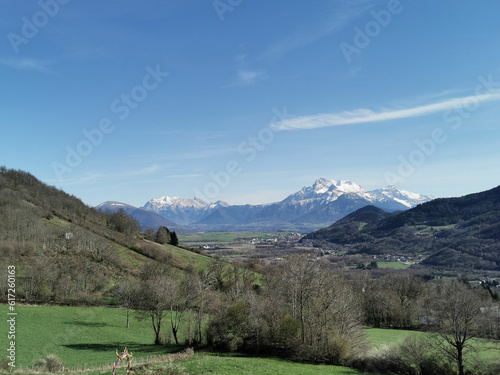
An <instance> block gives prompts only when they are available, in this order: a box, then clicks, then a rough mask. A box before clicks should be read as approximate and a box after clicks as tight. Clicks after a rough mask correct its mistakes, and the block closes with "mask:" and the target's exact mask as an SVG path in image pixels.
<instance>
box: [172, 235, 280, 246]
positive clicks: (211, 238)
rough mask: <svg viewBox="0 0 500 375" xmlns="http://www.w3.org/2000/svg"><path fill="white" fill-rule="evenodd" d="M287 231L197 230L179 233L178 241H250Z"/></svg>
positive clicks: (190, 242)
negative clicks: (195, 231)
mask: <svg viewBox="0 0 500 375" xmlns="http://www.w3.org/2000/svg"><path fill="white" fill-rule="evenodd" d="M286 233H288V232H198V233H186V234H179V235H178V236H179V242H180V243H181V244H185V245H199V244H200V243H225V242H237V241H250V240H251V239H253V238H264V239H267V238H273V237H276V236H277V235H280V234H282V235H283V234H286Z"/></svg>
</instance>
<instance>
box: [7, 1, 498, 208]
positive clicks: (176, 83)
mask: <svg viewBox="0 0 500 375" xmlns="http://www.w3.org/2000/svg"><path fill="white" fill-rule="evenodd" d="M0 7H1V8H2V11H1V12H0V82H1V86H0V124H1V137H0V164H2V165H5V166H7V167H9V168H16V169H22V170H26V171H29V172H31V173H33V174H34V175H35V176H36V177H38V178H40V179H41V180H43V181H44V182H46V183H48V184H50V185H55V186H57V187H60V188H62V189H64V190H65V191H67V192H69V193H71V194H74V195H76V196H77V197H79V198H81V199H82V200H83V201H84V202H86V203H88V204H91V205H96V204H99V203H101V202H103V201H107V200H116V201H122V202H127V203H130V204H133V205H136V206H141V205H143V204H144V203H145V202H146V201H147V200H149V199H151V198H154V197H160V196H164V195H169V196H180V197H183V198H189V197H193V196H194V195H195V194H197V195H199V196H201V197H202V198H204V199H206V200H209V201H216V200H225V201H227V202H229V203H231V204H240V203H267V202H273V201H278V200H281V199H283V198H285V197H286V196H287V195H288V194H290V193H293V192H295V191H297V190H299V189H300V188H301V187H303V186H305V185H310V184H312V183H313V182H314V180H315V179H316V178H319V177H325V178H329V179H344V180H345V179H349V180H352V181H355V182H357V183H358V184H360V185H362V186H363V187H365V188H367V189H375V188H380V187H383V186H386V185H389V184H394V185H396V186H397V187H398V188H400V189H405V190H409V191H414V192H419V193H423V194H430V195H433V196H436V197H449V196H460V195H464V194H468V193H472V192H477V191H481V190H486V189H490V188H492V187H495V186H497V185H499V184H500V179H499V178H498V176H499V171H500V163H499V162H500V147H498V146H499V140H500V126H499V125H500V48H499V47H500V23H499V22H498V14H500V4H499V3H498V2H496V1H494V0H485V1H481V2H470V1H454V2H452V1H439V2H437V1H431V0H425V1H424V0H420V1H415V0H413V1H411V0H401V1H397V0H389V1H369V0H360V1H354V0H353V1H340V0H335V1H315V2H307V1H284V0H282V1H276V0H266V1H263V0H262V1H261V0H252V1H250V0H242V1H241V0H217V1H213V0H196V1H195V0H168V1H164V0H163V1H160V0H151V1H148V2H141V1H134V0H122V1H113V2H112V1H102V0H101V1H98V0H86V1H76V0H71V1H70V0H41V1H23V2H21V1H16V0H5V1H3V2H2V4H1V5H0Z"/></svg>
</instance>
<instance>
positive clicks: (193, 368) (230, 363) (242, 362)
mask: <svg viewBox="0 0 500 375" xmlns="http://www.w3.org/2000/svg"><path fill="white" fill-rule="evenodd" d="M173 366H174V368H177V369H178V371H179V370H180V371H183V372H185V373H188V374H218V375H240V374H248V375H276V374H288V375H294V374H297V375H299V374H300V375H309V374H310V375H313V374H325V375H326V374H328V375H358V374H363V372H361V371H358V370H354V369H350V368H347V367H340V366H329V365H314V364H304V363H296V362H290V361H285V360H281V359H277V358H260V357H246V356H235V355H207V354H203V353H201V354H198V355H195V356H194V357H192V358H189V359H186V360H182V361H179V362H176V363H174V364H173ZM152 373H154V372H152Z"/></svg>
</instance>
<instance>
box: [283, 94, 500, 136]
mask: <svg viewBox="0 0 500 375" xmlns="http://www.w3.org/2000/svg"><path fill="white" fill-rule="evenodd" d="M496 100H500V90H497V91H493V92H491V93H488V94H483V95H471V96H465V97H458V98H450V99H446V100H442V101H439V102H436V103H431V104H426V105H420V106H416V107H410V108H404V109H401V108H398V109H392V110H391V109H382V110H379V111H372V110H370V109H365V108H359V109H355V110H352V111H343V112H336V113H322V114H317V115H311V116H300V117H296V118H292V119H286V120H282V121H279V122H276V123H274V124H273V127H274V128H275V129H278V130H296V129H317V128H325V127H330V126H342V125H353V124H363V123H372V122H381V121H390V120H396V119H403V118H411V117H419V116H425V115H429V114H431V113H436V112H440V111H445V110H449V109H453V108H460V107H462V106H463V105H464V104H465V103H478V104H479V103H484V102H490V101H496Z"/></svg>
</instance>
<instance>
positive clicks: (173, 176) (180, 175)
mask: <svg viewBox="0 0 500 375" xmlns="http://www.w3.org/2000/svg"><path fill="white" fill-rule="evenodd" d="M201 176H203V174H173V175H170V176H167V177H168V178H194V177H201Z"/></svg>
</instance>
